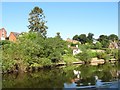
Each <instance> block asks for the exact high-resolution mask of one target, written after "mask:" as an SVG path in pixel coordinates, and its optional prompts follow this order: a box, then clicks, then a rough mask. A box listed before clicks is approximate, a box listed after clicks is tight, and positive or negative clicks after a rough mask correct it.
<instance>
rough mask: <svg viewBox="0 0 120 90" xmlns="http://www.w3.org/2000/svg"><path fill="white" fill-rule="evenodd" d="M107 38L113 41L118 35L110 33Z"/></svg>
mask: <svg viewBox="0 0 120 90" xmlns="http://www.w3.org/2000/svg"><path fill="white" fill-rule="evenodd" d="M108 39H109V40H112V41H115V40H118V36H117V35H115V34H111V35H109V36H108Z"/></svg>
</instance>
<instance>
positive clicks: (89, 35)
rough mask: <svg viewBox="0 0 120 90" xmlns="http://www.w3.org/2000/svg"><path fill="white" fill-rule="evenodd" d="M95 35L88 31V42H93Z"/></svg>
mask: <svg viewBox="0 0 120 90" xmlns="http://www.w3.org/2000/svg"><path fill="white" fill-rule="evenodd" d="M93 36H94V34H93V33H88V36H87V42H88V43H93Z"/></svg>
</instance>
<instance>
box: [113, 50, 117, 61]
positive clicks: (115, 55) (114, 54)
mask: <svg viewBox="0 0 120 90" xmlns="http://www.w3.org/2000/svg"><path fill="white" fill-rule="evenodd" d="M112 55H113V56H114V58H115V59H117V60H118V50H113V51H112Z"/></svg>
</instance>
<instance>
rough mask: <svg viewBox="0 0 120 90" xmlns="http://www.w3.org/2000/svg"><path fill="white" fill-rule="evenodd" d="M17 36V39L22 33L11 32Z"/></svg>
mask: <svg viewBox="0 0 120 90" xmlns="http://www.w3.org/2000/svg"><path fill="white" fill-rule="evenodd" d="M11 33H13V34H14V35H15V37H17V36H18V35H20V33H17V32H11Z"/></svg>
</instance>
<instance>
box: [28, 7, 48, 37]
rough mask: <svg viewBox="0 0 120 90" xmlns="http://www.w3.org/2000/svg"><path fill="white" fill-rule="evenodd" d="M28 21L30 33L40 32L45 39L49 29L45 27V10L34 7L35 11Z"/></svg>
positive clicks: (30, 14)
mask: <svg viewBox="0 0 120 90" xmlns="http://www.w3.org/2000/svg"><path fill="white" fill-rule="evenodd" d="M28 21H29V23H30V25H29V26H28V28H29V29H30V32H38V33H40V34H41V35H42V36H43V37H46V34H47V31H46V29H48V27H47V26H46V25H45V24H46V22H47V21H45V15H44V13H43V10H42V9H41V8H39V7H34V8H33V10H31V12H30V13H29V18H28Z"/></svg>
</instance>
